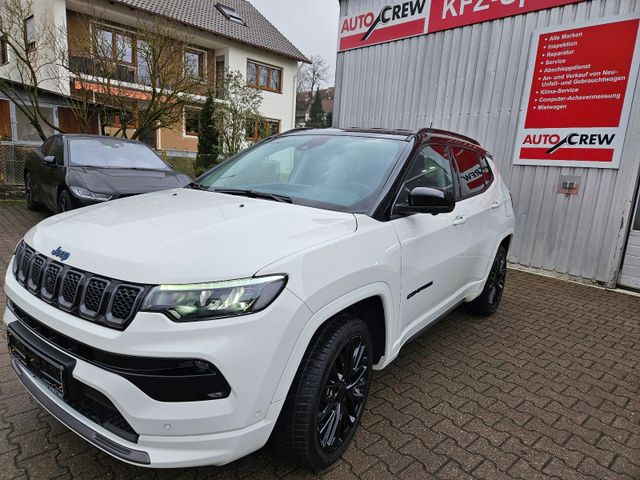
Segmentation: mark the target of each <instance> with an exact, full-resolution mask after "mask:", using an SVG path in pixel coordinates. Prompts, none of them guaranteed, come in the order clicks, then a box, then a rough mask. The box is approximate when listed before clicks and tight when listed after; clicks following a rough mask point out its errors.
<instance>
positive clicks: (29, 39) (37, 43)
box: [0, 0, 60, 140]
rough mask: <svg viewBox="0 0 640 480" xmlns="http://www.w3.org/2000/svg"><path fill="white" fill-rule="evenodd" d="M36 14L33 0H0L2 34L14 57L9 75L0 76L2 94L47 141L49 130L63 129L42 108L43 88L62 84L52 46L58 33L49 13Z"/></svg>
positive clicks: (0, 28)
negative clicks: (36, 15) (47, 15)
mask: <svg viewBox="0 0 640 480" xmlns="http://www.w3.org/2000/svg"><path fill="white" fill-rule="evenodd" d="M33 14H34V9H33V2H32V1H31V0H0V37H2V38H3V39H4V41H5V42H6V44H7V46H8V51H9V55H10V57H11V59H12V61H11V63H10V64H9V65H8V66H6V67H5V72H6V75H5V76H4V77H5V78H0V93H2V94H4V96H5V97H7V98H8V99H9V100H10V101H11V102H13V103H14V104H15V106H16V108H18V110H19V111H20V112H21V113H22V114H23V115H24V117H25V118H27V119H28V121H29V123H30V124H31V125H32V126H33V128H34V129H35V130H36V132H37V133H38V136H39V137H40V138H41V139H42V140H45V139H46V138H47V133H46V131H45V129H50V130H53V131H60V128H59V127H58V126H56V125H55V124H54V123H53V119H52V118H47V116H45V115H44V113H43V109H42V108H41V107H42V106H41V95H42V92H43V90H45V89H46V87H50V88H49V89H52V88H53V87H55V86H57V85H59V84H60V69H59V65H58V58H57V57H56V54H55V49H54V48H52V46H53V45H55V44H56V42H58V35H57V31H56V29H55V27H52V24H51V22H50V19H47V18H46V15H41V16H39V18H37V17H35V16H34V15H33ZM17 86H18V88H16V87H17Z"/></svg>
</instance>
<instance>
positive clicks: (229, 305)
mask: <svg viewBox="0 0 640 480" xmlns="http://www.w3.org/2000/svg"><path fill="white" fill-rule="evenodd" d="M286 283H287V277H286V276H285V275H271V276H268V277H253V278H245V279H242V280H228V281H224V282H215V283H193V284H188V285H158V286H157V287H153V288H152V289H151V291H150V292H149V293H148V294H147V296H146V297H145V299H144V302H143V303H142V310H143V311H147V312H162V313H164V314H166V315H168V316H169V317H170V318H171V319H172V320H175V321H178V322H191V321H198V320H209V319H213V318H220V317H233V316H236V315H244V314H248V313H254V312H259V311H260V310H263V309H265V308H267V307H268V306H269V305H270V304H271V302H273V301H274V300H275V299H276V297H277V296H278V295H279V294H280V292H282V289H283V288H284V286H285V284H286Z"/></svg>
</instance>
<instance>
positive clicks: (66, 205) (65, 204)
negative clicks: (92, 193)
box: [58, 190, 73, 213]
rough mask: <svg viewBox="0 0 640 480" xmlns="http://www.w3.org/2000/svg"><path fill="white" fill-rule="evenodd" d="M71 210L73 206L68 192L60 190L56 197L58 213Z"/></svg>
mask: <svg viewBox="0 0 640 480" xmlns="http://www.w3.org/2000/svg"><path fill="white" fill-rule="evenodd" d="M69 210H73V204H72V203H71V197H70V196H69V192H67V191H66V190H62V191H61V192H60V195H58V213H64V212H68V211H69Z"/></svg>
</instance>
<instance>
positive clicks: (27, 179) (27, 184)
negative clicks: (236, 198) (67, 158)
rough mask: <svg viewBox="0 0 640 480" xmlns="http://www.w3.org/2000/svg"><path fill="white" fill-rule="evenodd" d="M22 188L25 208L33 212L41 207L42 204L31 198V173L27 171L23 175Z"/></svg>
mask: <svg viewBox="0 0 640 480" xmlns="http://www.w3.org/2000/svg"><path fill="white" fill-rule="evenodd" d="M24 189H25V191H26V197H27V208H28V209H29V210H32V211H34V212H37V211H38V210H41V209H42V205H41V204H40V203H39V202H36V201H35V200H34V199H33V185H32V183H31V174H30V173H29V172H27V173H25V175H24Z"/></svg>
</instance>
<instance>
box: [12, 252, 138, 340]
mask: <svg viewBox="0 0 640 480" xmlns="http://www.w3.org/2000/svg"><path fill="white" fill-rule="evenodd" d="M13 274H14V276H15V278H16V280H17V281H18V282H19V283H20V284H22V285H23V286H24V287H25V288H27V289H28V290H29V292H31V293H32V294H34V295H35V296H37V297H39V298H40V299H42V300H44V301H45V302H47V303H49V304H51V305H53V306H54V307H56V308H59V309H61V310H64V311H65V312H68V313H70V314H72V315H75V316H77V317H80V318H84V319H86V320H91V321H93V322H96V323H101V324H103V325H105V326H107V327H111V328H116V329H119V330H123V329H124V328H126V326H127V325H128V324H129V322H131V320H132V319H133V317H134V316H135V314H136V313H137V311H138V308H139V306H140V303H141V302H142V299H143V297H144V294H145V293H146V292H147V291H148V289H149V287H148V286H146V285H138V284H132V283H128V282H123V281H119V280H115V279H111V278H105V277H103V276H100V275H96V274H94V273H91V272H86V271H84V270H80V269H77V268H73V267H69V266H68V265H64V264H62V263H60V262H57V261H55V260H52V259H50V258H48V257H45V256H44V255H41V254H39V253H37V252H36V251H35V250H34V249H33V248H31V247H29V246H28V245H27V244H26V243H25V242H24V241H22V242H20V243H19V244H18V246H17V248H16V251H15V258H14V262H13Z"/></svg>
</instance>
